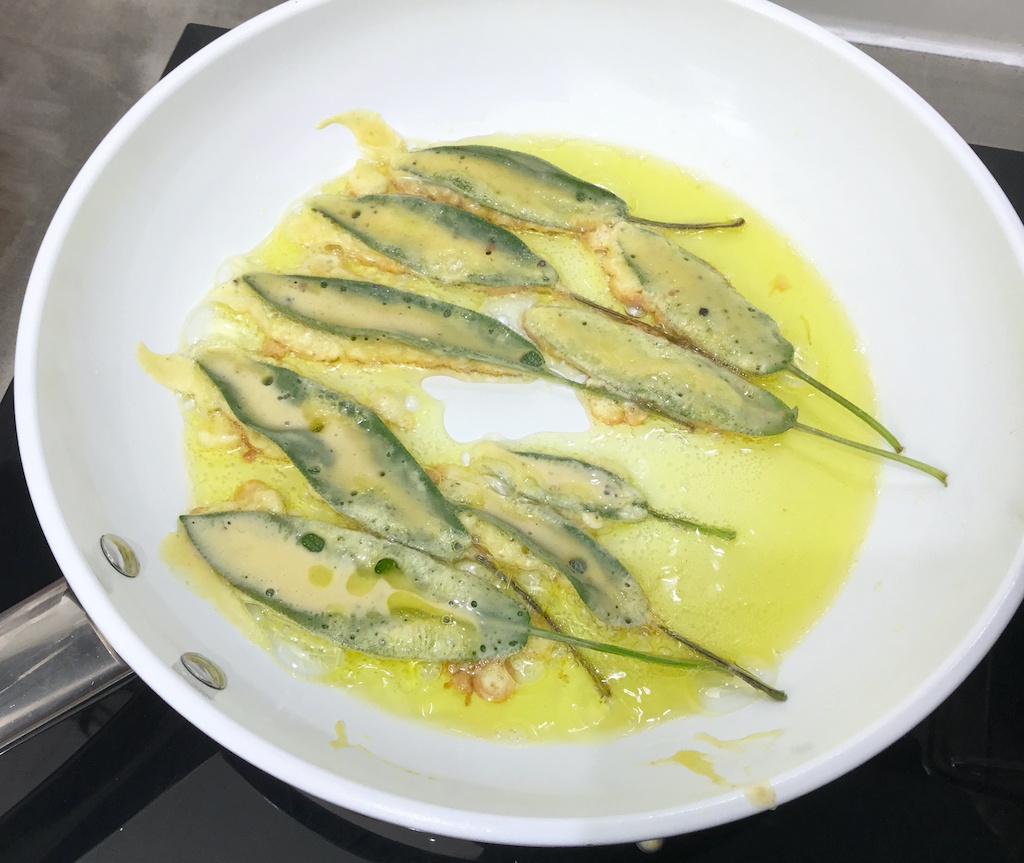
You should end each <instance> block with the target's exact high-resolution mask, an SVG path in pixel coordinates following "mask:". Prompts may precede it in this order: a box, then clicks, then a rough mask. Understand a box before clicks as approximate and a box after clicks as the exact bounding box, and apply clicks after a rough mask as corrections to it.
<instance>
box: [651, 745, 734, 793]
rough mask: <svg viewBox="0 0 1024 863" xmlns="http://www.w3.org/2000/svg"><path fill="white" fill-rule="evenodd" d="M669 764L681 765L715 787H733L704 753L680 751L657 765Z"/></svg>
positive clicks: (657, 762)
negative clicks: (712, 783)
mask: <svg viewBox="0 0 1024 863" xmlns="http://www.w3.org/2000/svg"><path fill="white" fill-rule="evenodd" d="M667 762H672V763H675V764H680V765H682V766H683V767H685V768H686V769H687V770H689V771H691V772H692V773H696V774H697V775H698V776H703V777H704V778H705V779H710V780H711V781H712V782H714V783H715V785H722V786H726V787H729V786H731V785H732V783H731V782H729V781H728V780H726V779H725V778H724V777H722V776H720V775H719V774H718V771H717V770H715V765H714V762H712V760H711V759H710V758H709V757H708V756H707V755H705V754H704V753H703V752H698V751H697V750H696V749H680V750H679V751H678V752H677V753H676V754H675V755H672V756H670V757H669V758H666V759H664V761H656V762H655V764H665V763H667Z"/></svg>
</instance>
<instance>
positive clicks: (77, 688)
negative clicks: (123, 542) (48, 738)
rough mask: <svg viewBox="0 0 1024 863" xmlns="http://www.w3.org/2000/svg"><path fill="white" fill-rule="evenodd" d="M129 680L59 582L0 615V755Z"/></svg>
mask: <svg viewBox="0 0 1024 863" xmlns="http://www.w3.org/2000/svg"><path fill="white" fill-rule="evenodd" d="M131 674H132V671H131V669H130V668H129V667H128V666H127V665H126V664H125V663H124V662H122V661H121V659H120V657H118V656H117V655H116V654H115V653H114V651H113V650H111V649H110V647H109V646H108V645H107V643H106V642H105V641H104V640H103V638H102V637H101V636H100V634H99V633H98V632H97V631H96V630H95V629H94V628H93V625H92V623H91V622H90V621H89V618H88V617H87V616H86V614H85V612H84V611H82V608H81V606H79V604H78V602H77V601H76V600H75V597H74V595H73V594H72V593H71V588H70V587H68V584H67V582H66V581H64V579H59V580H57V581H55V582H53V584H51V585H50V586H49V587H45V588H43V589H42V590H41V591H39V592H38V593H36V594H35V595H33V596H30V597H29V598H28V599H26V600H25V601H24V602H21V603H19V604H18V605H16V606H14V607H13V608H11V609H9V610H8V611H6V612H4V613H3V614H0V753H2V752H3V751H4V750H6V749H9V748H10V747H11V746H14V745H15V744H16V743H19V742H21V741H22V740H24V739H25V738H27V737H29V736H31V735H32V734H35V733H36V732H37V731H42V730H43V729H44V728H46V727H47V726H48V725H50V724H52V723H53V722H56V721H57V720H58V719H60V718H62V717H63V716H65V715H67V714H68V713H71V712H72V711H73V710H75V709H77V708H79V707H81V706H83V705H85V704H87V703H88V702H90V701H93V700H94V699H96V698H99V697H100V696H101V695H103V694H104V693H105V692H107V691H108V690H110V689H112V688H113V687H114V686H116V685H118V684H120V683H122V682H124V681H125V680H126V679H127V678H128V677H130V676H131Z"/></svg>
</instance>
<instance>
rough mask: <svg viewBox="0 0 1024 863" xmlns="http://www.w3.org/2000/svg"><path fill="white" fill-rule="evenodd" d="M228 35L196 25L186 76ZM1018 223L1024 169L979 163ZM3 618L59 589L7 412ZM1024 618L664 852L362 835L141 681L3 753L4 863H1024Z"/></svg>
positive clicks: (1, 412) (1, 478)
mask: <svg viewBox="0 0 1024 863" xmlns="http://www.w3.org/2000/svg"><path fill="white" fill-rule="evenodd" d="M220 32H222V31H220V30H217V29H216V28H210V27H201V26H197V25H190V26H189V27H188V28H186V30H185V32H184V34H183V36H182V40H181V42H180V43H179V45H178V47H177V48H176V50H175V53H174V55H173V57H172V58H171V62H170V64H169V68H170V67H172V66H174V65H176V64H177V63H178V62H180V61H181V60H182V59H184V58H185V57H187V56H188V55H189V54H191V53H192V52H194V51H195V50H198V48H200V47H202V46H203V45H204V44H206V43H207V42H208V41H211V40H212V39H213V38H216V36H217V35H219V34H220ZM977 152H978V153H979V155H980V156H981V158H982V160H983V161H984V162H985V164H986V165H987V166H988V167H989V169H990V170H991V171H992V173H993V175H994V176H995V178H996V180H997V181H999V183H1000V184H1001V185H1002V187H1003V188H1004V190H1005V191H1006V193H1007V195H1008V196H1009V198H1010V200H1011V202H1012V203H1013V204H1014V206H1015V207H1016V208H1017V212H1018V214H1021V213H1024V154H1020V153H1011V152H1007V151H1002V150H993V149H988V148H977ZM0 458H2V462H0V560H2V561H3V570H2V573H0V610H2V609H6V608H10V607H11V606H12V605H14V604H16V603H17V602H19V601H20V600H22V599H24V598H25V597H27V596H29V595H30V594H32V593H34V592H35V591H36V590H38V589H40V588H42V587H44V586H45V585H47V584H48V583H50V582H51V581H52V580H53V579H55V578H56V577H58V575H59V572H58V570H57V566H56V564H55V563H54V561H53V558H52V556H51V555H50V552H49V549H48V548H47V545H46V542H45V540H44V539H43V536H42V533H41V531H40V529H39V526H38V523H37V522H36V520H35V516H34V514H33V511H32V506H31V503H30V501H29V497H28V492H27V489H26V486H25V480H24V476H23V474H22V470H21V463H20V460H19V457H18V447H17V440H16V436H15V432H14V400H13V392H12V391H8V392H7V393H6V395H5V396H4V398H3V402H2V405H0ZM1022 668H1024V612H1018V614H1017V615H1016V617H1015V618H1014V619H1013V621H1012V622H1011V623H1010V625H1009V627H1008V628H1007V630H1006V631H1005V633H1004V634H1003V636H1002V637H1001V638H1000V639H999V641H998V642H997V644H996V645H995V647H994V649H993V650H992V652H991V653H990V654H989V656H988V657H987V658H986V659H985V660H984V661H983V663H982V664H981V665H980V666H979V668H978V669H977V670H976V671H975V672H974V673H973V674H972V675H971V676H970V677H969V678H968V679H967V681H965V683H964V684H963V685H962V686H961V687H960V688H959V689H958V690H957V691H956V692H955V693H954V694H953V695H952V696H951V697H950V698H949V699H948V700H947V701H946V702H945V703H944V704H943V705H942V706H941V707H940V708H939V709H938V710H937V711H936V712H935V713H934V714H933V715H932V716H930V717H929V718H928V719H927V720H925V721H924V722H923V723H922V724H921V725H920V726H919V727H918V728H916V729H914V730H913V731H912V732H911V733H910V734H908V735H906V736H905V737H903V738H902V739H900V740H898V741H897V742H896V743H894V744H893V745H892V746H890V747H889V748H888V749H887V750H885V751H884V752H882V753H881V754H879V755H878V756H876V757H875V758H873V759H871V760H870V761H869V762H867V763H866V764H864V765H863V766H862V767H860V768H859V769H857V770H855V771H853V772H852V773H849V774H847V775H846V776H844V777H842V778H840V779H838V780H836V781H835V782H833V783H831V784H830V785H828V786H826V787H824V788H821V789H819V790H818V791H816V792H814V793H811V794H809V795H806V796H805V797H803V798H801V799H799V800H795V801H793V802H791V803H788V804H785V805H784V806H781V807H779V808H778V809H777V810H775V811H770V812H764V813H761V814H758V815H755V816H753V817H750V818H747V819H745V820H743V821H740V822H736V823H734V824H729V825H725V826H722V827H718V828H714V829H711V830H707V831H704V832H701V833H697V834H691V835H687V836H682V837H675V838H667V839H666V840H665V841H664V843H663V844H662V845H661V847H660V848H645V849H641V848H639V847H637V846H634V845H629V846H609V847H602V848H586V849H558V850H552V849H535V848H514V847H505V846H483V845H480V844H477V843H470V842H456V841H453V840H448V839H443V838H435V837H430V836H425V835H418V834H411V833H408V832H405V831H399V830H396V829H393V828H388V827H386V826H385V825H376V824H372V823H370V824H367V823H366V822H365V821H363V820H361V819H357V820H346V819H342V818H340V817H338V816H337V815H335V814H332V813H329V812H327V811H326V810H325V809H323V808H321V807H320V806H318V805H317V804H316V803H314V802H313V801H311V800H309V799H308V798H307V797H305V796H304V795H302V794H300V793H299V792H296V791H294V790H293V789H291V788H289V787H288V786H286V785H283V784H282V783H280V782H278V781H277V780H275V779H273V778H272V777H269V776H267V775H265V774H263V773H261V772H260V771H258V770H256V769H255V768H253V767H251V766H249V765H247V764H246V763H244V762H242V761H240V760H238V759H237V758H235V757H234V756H233V755H231V754H229V753H227V752H225V751H223V750H221V749H220V747H219V746H218V745H217V744H215V743H214V742H213V741H211V740H210V739H209V738H207V737H205V736H204V735H203V734H202V733H200V732H199V731H197V730H195V729H194V728H192V726H190V725H189V724H188V723H187V722H185V721H184V720H182V719H181V718H179V717H178V715H177V714H176V713H174V712H173V711H172V710H170V708H168V707H167V706H166V705H164V703H163V702H162V701H161V700H160V699H159V698H157V697H156V696H155V695H154V694H153V693H151V692H150V691H149V690H148V689H147V688H146V687H145V686H144V685H142V684H141V683H140V682H139V681H137V680H132V681H131V682H129V683H128V684H126V685H125V686H123V687H122V688H121V689H119V690H118V691H116V692H113V693H111V694H108V695H107V696H106V697H104V698H102V699H101V700H99V701H97V702H95V703H93V704H92V705H90V706H88V707H86V708H84V709H83V710H80V711H79V712H78V713H77V714H75V715H74V716H72V717H70V718H68V719H65V720H63V721H61V722H60V723H58V724H57V725H55V726H53V727H51V728H50V729H48V730H46V731H44V732H42V733H41V734H38V735H37V736H35V737H33V738H32V739H30V740H28V741H26V742H25V743H23V744H21V745H20V746H18V747H16V748H14V749H12V750H10V751H9V752H6V753H4V754H2V755H0V863H44V861H45V863H58V861H60V863H64V861H68V863H74V861H81V863H129V861H130V863H141V861H146V863H170V861H174V863H179V861H190V863H208V861H209V863H213V861H218V863H233V861H244V863H272V861H273V863H278V861H302V863H321V861H324V863H326V861H367V863H377V861H395V863H428V861H440V860H446V859H468V860H478V861H482V863H488V861H495V863H498V861H500V863H512V861H518V863H528V861H584V860H586V861H599V862H600V861H613V860H614V861H630V860H637V861H639V860H649V861H650V860H653V861H657V860H659V859H660V860H663V861H666V863H667V861H671V863H735V861H773V863H774V861H778V863H803V861H807V863H822V861H850V863H853V861H856V863H881V861H950V863H953V861H956V863H963V861H973V863H1012V861H1024V686H1022V683H1024V673H1022V671H1021V669H1022Z"/></svg>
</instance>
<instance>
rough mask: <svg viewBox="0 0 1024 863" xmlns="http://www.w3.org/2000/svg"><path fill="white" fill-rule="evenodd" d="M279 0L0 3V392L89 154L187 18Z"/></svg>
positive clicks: (250, 12)
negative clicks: (34, 288) (51, 228)
mask: <svg viewBox="0 0 1024 863" xmlns="http://www.w3.org/2000/svg"><path fill="white" fill-rule="evenodd" d="M274 5H276V3H275V0H217V2H215V3H203V2H200V0H4V2H3V3H2V6H0V13H2V22H3V23H2V24H0V393H2V392H3V391H5V390H6V389H7V386H8V385H9V383H10V381H11V379H12V377H13V375H14V344H15V336H16V333H17V326H18V315H19V312H20V309H21V301H22V298H23V296H24V292H25V285H26V283H27V281H28V277H29V273H30V272H31V269H32V262H33V260H34V259H35V255H36V251H37V250H38V248H39V244H40V242H41V241H42V238H43V234H44V233H45V232H46V227H47V225H48V224H49V222H50V219H51V218H52V216H53V214H54V212H55V211H56V209H57V206H58V205H59V204H60V201H61V198H62V197H63V195H64V192H65V191H66V190H67V188H68V186H69V185H70V184H71V181H72V180H73V179H74V178H75V175H76V174H77V173H78V171H79V169H80V168H81V167H82V165H83V164H84V162H85V161H86V159H87V158H88V157H89V154H90V153H92V151H93V150H94V149H95V147H96V145H97V144H99V142H100V141H101V140H102V139H103V136H104V135H105V134H106V133H107V132H108V131H109V130H110V129H111V127H113V126H114V124H115V123H116V122H117V121H118V120H119V119H120V118H121V116H122V115H123V114H124V113H125V112H126V111H127V110H128V109H129V108H130V107H131V106H132V105H133V104H134V103H135V102H136V101H138V99H139V98H140V97H141V96H142V95H143V94H144V93H145V92H146V91H147V90H148V89H149V88H150V87H152V86H153V84H155V83H156V81H157V80H158V79H159V78H160V74H161V72H162V71H163V68H164V66H165V64H166V63H167V59H168V58H169V57H170V54H171V51H172V50H173V49H174V45H175V43H176V42H177V41H178V37H179V36H180V35H181V31H182V29H183V28H184V26H185V25H186V24H187V23H189V22H197V23H202V24H212V25H216V26H219V27H234V26H236V25H237V24H240V23H241V22H243V21H245V20H247V19H249V18H251V17H253V16H254V15H257V14H259V13H260V12H263V11H265V10H266V9H269V8H270V7H271V6H274Z"/></svg>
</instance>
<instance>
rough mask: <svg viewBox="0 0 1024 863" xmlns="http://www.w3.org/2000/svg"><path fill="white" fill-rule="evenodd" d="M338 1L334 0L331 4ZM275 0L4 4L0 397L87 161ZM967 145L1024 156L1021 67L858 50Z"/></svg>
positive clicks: (0, 46)
mask: <svg viewBox="0 0 1024 863" xmlns="http://www.w3.org/2000/svg"><path fill="white" fill-rule="evenodd" d="M338 2H342V0H338ZM274 5H276V3H275V2H274V0H216V2H213V3H202V2H200V0H3V4H2V21H3V23H2V25H0V394H2V393H3V392H4V391H6V389H7V386H8V384H9V383H10V381H11V379H12V378H13V374H14V344H15V336H16V332H17V325H18V315H19V312H20V307H21V302H22V298H23V296H24V291H25V285H26V283H27V281H28V277H29V273H30V271H31V268H32V262H33V260H34V258H35V255H36V251H37V249H38V248H39V244H40V242H41V241H42V238H43V234H44V232H45V230H46V226H47V225H48V224H49V221H50V219H51V217H52V216H53V213H54V212H55V210H56V209H57V206H58V205H59V203H60V200H61V198H62V196H63V194H64V192H65V191H66V190H67V188H68V186H69V185H70V184H71V181H72V180H73V179H74V177H75V175H76V174H77V172H78V170H79V169H80V167H81V166H82V164H83V163H84V162H85V161H86V159H87V158H88V156H89V154H90V153H91V152H92V151H93V149H94V148H95V147H96V145H97V144H98V143H99V142H100V140H101V139H102V138H103V136H104V135H105V134H106V133H107V131H109V130H110V128H111V127H112V126H113V125H114V124H115V123H116V122H117V121H118V119H120V117H121V116H122V115H123V114H124V113H125V112H126V111H127V110H128V108H130V107H131V105H132V104H133V103H134V102H136V101H137V100H138V99H139V98H140V97H141V96H142V95H143V93H145V92H146V90H148V89H149V88H150V87H151V86H152V85H153V84H154V83H155V82H156V81H157V80H158V78H159V77H160V74H161V72H162V70H163V68H164V65H165V64H166V62H167V59H168V57H169V56H170V54H171V51H172V50H173V48H174V45H175V43H176V42H177V40H178V37H179V35H180V34H181V32H182V29H183V28H184V26H185V24H187V23H189V22H195V23H200V24H211V25H215V26H220V27H233V26H235V25H237V24H239V23H241V22H243V21H245V20H247V19H249V18H251V17H253V16H254V15H257V14H259V13H260V12H263V11H265V10H266V9H268V8H270V7H271V6H274ZM863 47H865V48H866V50H867V51H868V53H870V54H872V55H873V56H874V57H875V58H876V59H878V60H879V61H881V62H882V63H883V64H885V65H887V66H889V68H891V69H892V70H893V71H894V72H896V74H898V75H900V76H901V77H903V78H904V80H906V81H907V82H908V83H910V84H911V86H913V87H915V88H916V89H917V90H918V91H919V92H920V93H921V94H922V95H923V96H925V98H927V99H928V100H929V101H931V102H932V104H933V105H935V107H936V108H937V109H938V110H939V111H940V113H942V114H944V115H945V116H946V118H947V119H948V120H949V121H950V122H951V123H952V124H953V125H954V127H956V128H957V129H958V130H959V131H960V133H961V134H962V135H963V136H964V137H965V138H966V139H967V140H968V141H969V142H970V143H973V144H988V145H991V146H999V147H1013V148H1017V149H1024V112H1020V111H1014V110H1009V111H1008V110H1006V109H1005V106H1006V105H1014V104H1021V102H1020V97H1021V96H1024V70H1022V69H1020V68H1018V67H1009V66H1001V65H999V64H979V63H978V62H977V61H967V60H958V59H956V58H951V57H944V56H940V55H933V54H929V55H921V54H915V53H914V52H912V51H900V50H894V49H892V48H871V47H866V46H863Z"/></svg>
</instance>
